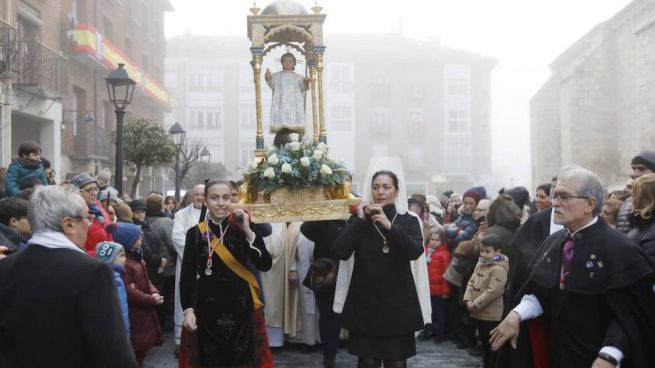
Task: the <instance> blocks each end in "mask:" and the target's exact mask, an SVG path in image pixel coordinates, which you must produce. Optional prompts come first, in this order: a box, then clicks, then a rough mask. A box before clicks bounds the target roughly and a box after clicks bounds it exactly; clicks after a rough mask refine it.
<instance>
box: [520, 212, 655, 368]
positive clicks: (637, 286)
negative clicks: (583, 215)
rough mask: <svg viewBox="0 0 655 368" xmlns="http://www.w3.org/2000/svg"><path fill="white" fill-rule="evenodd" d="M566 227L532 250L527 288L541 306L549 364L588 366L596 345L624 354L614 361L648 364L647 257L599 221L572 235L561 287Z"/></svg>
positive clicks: (653, 317)
mask: <svg viewBox="0 0 655 368" xmlns="http://www.w3.org/2000/svg"><path fill="white" fill-rule="evenodd" d="M566 236H567V235H566V230H560V231H558V232H556V233H554V234H552V235H550V236H549V237H548V238H547V239H546V240H545V241H544V242H543V244H542V246H541V247H540V249H539V250H538V251H537V254H536V256H535V257H536V258H535V262H534V265H535V266H534V272H532V275H531V278H530V285H529V287H528V288H527V289H526V292H527V293H534V294H535V295H536V296H537V298H538V300H539V302H540V303H541V305H542V307H543V309H544V318H545V319H546V323H547V325H548V326H549V330H550V355H551V363H552V364H554V365H556V366H557V364H559V367H562V368H567V367H572V368H573V367H585V366H586V367H588V366H591V363H592V362H593V361H594V360H595V359H596V355H597V354H598V351H599V350H600V348H601V347H603V346H614V347H616V348H618V349H619V350H621V351H622V352H623V354H624V356H625V357H624V360H623V362H622V363H621V367H625V368H629V367H650V366H652V362H653V358H652V349H653V347H654V346H655V294H654V293H653V289H652V287H653V283H654V282H655V277H654V275H655V272H654V270H653V268H652V267H651V265H650V262H649V259H648V256H646V254H645V253H644V252H643V251H642V250H641V248H639V246H638V245H637V244H635V243H634V242H633V241H632V240H630V239H628V238H627V237H626V236H625V235H623V234H621V233H620V232H618V231H616V230H614V229H612V228H610V227H609V226H608V225H607V224H606V223H604V222H603V221H602V220H600V219H599V220H598V222H597V223H596V224H594V225H591V226H589V227H587V228H585V229H582V230H580V231H578V232H576V233H575V235H574V237H573V240H574V248H573V259H572V260H571V265H570V271H569V273H568V275H567V276H566V279H565V286H564V289H563V290H561V289H560V270H561V264H562V260H561V259H562V256H561V255H562V246H563V244H564V242H565V241H566Z"/></svg>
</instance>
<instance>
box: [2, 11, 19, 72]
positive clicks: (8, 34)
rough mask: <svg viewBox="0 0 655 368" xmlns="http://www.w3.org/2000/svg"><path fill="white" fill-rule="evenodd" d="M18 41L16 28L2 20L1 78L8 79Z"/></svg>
mask: <svg viewBox="0 0 655 368" xmlns="http://www.w3.org/2000/svg"><path fill="white" fill-rule="evenodd" d="M15 39H16V27H14V26H12V25H11V24H9V23H7V22H5V21H4V20H2V19H0V76H2V77H8V76H9V75H8V73H9V72H10V71H11V61H12V60H11V59H12V54H13V50H14V43H15Z"/></svg>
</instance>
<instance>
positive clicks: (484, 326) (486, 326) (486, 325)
mask: <svg viewBox="0 0 655 368" xmlns="http://www.w3.org/2000/svg"><path fill="white" fill-rule="evenodd" d="M473 320H474V321H475V327H476V328H477V330H478V337H479V338H480V342H481V343H482V346H483V347H484V360H483V362H484V366H485V368H486V367H489V365H490V361H491V344H490V343H489V333H490V332H491V330H493V329H494V328H496V326H498V324H499V323H500V321H483V320H480V319H473Z"/></svg>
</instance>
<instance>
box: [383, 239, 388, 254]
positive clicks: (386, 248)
mask: <svg viewBox="0 0 655 368" xmlns="http://www.w3.org/2000/svg"><path fill="white" fill-rule="evenodd" d="M382 253H384V254H387V253H389V247H388V246H387V242H386V241H385V242H384V245H383V246H382Z"/></svg>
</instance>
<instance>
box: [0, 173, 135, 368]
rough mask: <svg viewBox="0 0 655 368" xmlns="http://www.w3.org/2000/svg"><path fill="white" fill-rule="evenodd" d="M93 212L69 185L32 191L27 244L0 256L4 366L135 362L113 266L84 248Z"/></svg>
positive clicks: (131, 367) (99, 367) (0, 358)
mask: <svg viewBox="0 0 655 368" xmlns="http://www.w3.org/2000/svg"><path fill="white" fill-rule="evenodd" d="M91 217H92V215H91V214H89V209H88V207H87V205H86V203H85V202H84V200H83V199H82V198H81V196H80V195H79V194H78V192H77V189H75V188H73V187H71V186H67V187H62V186H47V187H42V188H39V189H37V190H36V191H35V192H34V194H32V197H31V199H30V204H29V219H30V223H31V224H32V229H33V231H34V235H33V236H32V238H31V239H30V241H29V246H28V247H27V249H25V250H23V251H22V252H20V253H17V254H15V255H12V256H11V257H7V258H6V259H3V260H2V261H0V367H16V368H22V367H25V368H27V367H71V368H72V367H80V368H82V367H95V368H105V367H106V368H109V367H126V368H136V367H137V363H136V359H135V358H134V353H133V352H132V348H131V345H130V341H129V339H128V336H127V333H126V331H125V326H124V324H123V319H122V317H121V309H120V307H119V303H118V296H117V293H116V286H115V285H114V277H113V274H112V271H111V269H110V268H109V266H108V265H106V264H104V263H102V262H100V261H99V260H97V259H96V258H93V257H89V256H88V255H87V254H86V253H85V252H84V250H83V249H84V242H85V241H86V237H87V231H88V228H89V225H90V223H91V221H90V220H91Z"/></svg>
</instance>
